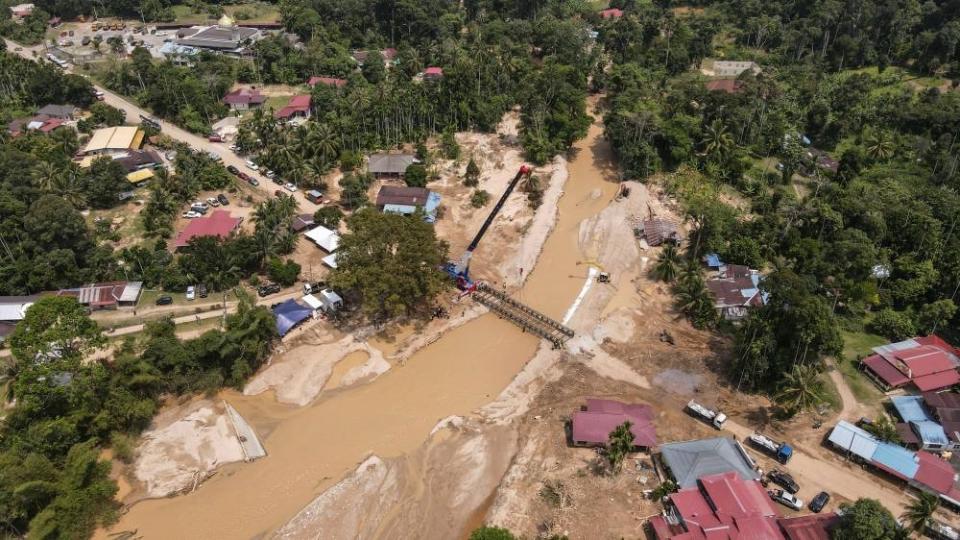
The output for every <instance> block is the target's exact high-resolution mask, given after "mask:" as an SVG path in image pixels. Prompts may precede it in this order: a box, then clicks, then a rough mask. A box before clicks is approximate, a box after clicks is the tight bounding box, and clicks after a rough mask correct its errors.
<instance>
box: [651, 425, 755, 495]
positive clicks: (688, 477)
mask: <svg viewBox="0 0 960 540" xmlns="http://www.w3.org/2000/svg"><path fill="white" fill-rule="evenodd" d="M660 450H661V455H662V456H663V460H664V462H665V463H666V464H667V466H668V467H669V468H670V471H671V472H672V473H673V476H674V479H675V480H676V481H677V485H678V486H680V487H682V488H685V487H692V486H695V485H696V484H697V479H699V478H702V477H704V476H709V475H711V474H720V473H725V472H729V471H734V472H736V473H737V474H739V475H740V477H741V478H743V479H744V480H758V479H759V478H760V475H759V474H757V471H756V470H754V467H753V464H752V463H751V462H750V461H748V459H749V458H747V457H746V451H745V450H744V449H743V448H742V447H741V446H740V444H739V443H737V442H736V441H735V440H733V439H732V438H729V437H716V438H713V439H701V440H697V441H686V442H676V443H668V444H663V445H661V447H660Z"/></svg>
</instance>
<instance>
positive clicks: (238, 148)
mask: <svg viewBox="0 0 960 540" xmlns="http://www.w3.org/2000/svg"><path fill="white" fill-rule="evenodd" d="M227 149H229V150H230V151H231V152H234V153H236V152H239V151H240V147H239V146H237V145H235V144H231V145H230V146H228V147H227Z"/></svg>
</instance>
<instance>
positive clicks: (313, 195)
mask: <svg viewBox="0 0 960 540" xmlns="http://www.w3.org/2000/svg"><path fill="white" fill-rule="evenodd" d="M304 195H305V196H306V197H307V200H308V201H310V202H312V203H313V204H320V203H321V202H323V193H320V192H319V191H317V190H315V189H311V190H310V191H307V192H306V193H304Z"/></svg>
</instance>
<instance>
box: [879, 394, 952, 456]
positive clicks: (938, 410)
mask: <svg viewBox="0 0 960 540" xmlns="http://www.w3.org/2000/svg"><path fill="white" fill-rule="evenodd" d="M890 403H891V405H893V408H894V410H896V412H897V416H899V417H900V420H902V422H899V423H897V426H896V427H897V434H899V435H900V441H901V442H902V443H903V444H904V445H905V446H906V447H907V448H913V449H918V450H928V451H931V452H946V451H950V452H954V451H956V450H960V394H956V393H954V392H941V393H937V392H924V393H923V394H922V395H920V396H894V397H892V398H890Z"/></svg>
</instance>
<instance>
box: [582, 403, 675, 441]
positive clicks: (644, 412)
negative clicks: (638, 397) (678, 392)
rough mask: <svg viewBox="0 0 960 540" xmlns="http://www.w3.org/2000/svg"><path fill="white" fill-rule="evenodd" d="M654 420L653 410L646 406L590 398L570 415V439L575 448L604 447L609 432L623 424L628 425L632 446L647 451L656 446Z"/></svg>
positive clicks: (608, 438) (608, 437)
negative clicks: (628, 423)
mask: <svg viewBox="0 0 960 540" xmlns="http://www.w3.org/2000/svg"><path fill="white" fill-rule="evenodd" d="M653 417H654V413H653V409H652V408H651V407H650V406H649V405H637V404H629V403H621V402H619V401H613V400H609V399H592V398H591V399H588V400H587V404H586V405H585V406H583V407H581V408H580V410H579V411H577V412H575V413H573V416H572V418H571V436H570V440H571V442H572V443H573V445H574V446H591V447H592V446H605V445H606V444H607V441H609V440H610V432H612V431H613V430H615V429H617V427H619V426H622V425H623V423H624V422H630V424H631V425H630V433H632V434H633V446H634V447H636V448H645V449H649V448H652V447H654V446H656V445H657V428H656V427H655V426H654V425H653Z"/></svg>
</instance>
